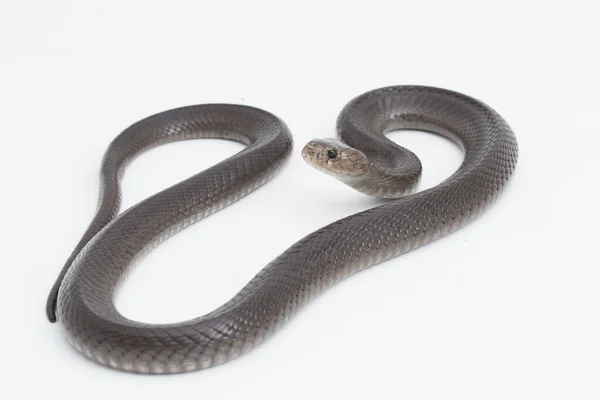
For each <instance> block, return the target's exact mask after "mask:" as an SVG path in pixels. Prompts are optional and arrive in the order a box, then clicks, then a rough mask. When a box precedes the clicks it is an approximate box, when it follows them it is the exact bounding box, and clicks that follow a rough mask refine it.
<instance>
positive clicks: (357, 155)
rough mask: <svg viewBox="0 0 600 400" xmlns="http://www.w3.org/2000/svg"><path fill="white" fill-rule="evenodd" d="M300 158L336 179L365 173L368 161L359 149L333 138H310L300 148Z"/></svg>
mask: <svg viewBox="0 0 600 400" xmlns="http://www.w3.org/2000/svg"><path fill="white" fill-rule="evenodd" d="M302 158H304V160H305V161H306V162H307V163H308V164H310V165H312V166H313V167H315V168H316V169H318V170H319V171H322V172H325V173H327V174H329V175H333V176H335V177H336V178H338V179H342V180H344V179H349V178H352V177H357V176H361V175H364V174H366V173H367V171H368V166H369V161H368V159H367V156H366V155H365V154H364V153H362V152H361V151H359V150H357V149H355V148H352V147H350V146H348V145H347V144H345V143H344V142H341V141H339V140H335V139H315V140H311V141H310V142H308V143H307V144H306V146H304V148H303V149H302Z"/></svg>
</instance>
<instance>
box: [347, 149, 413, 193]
mask: <svg viewBox="0 0 600 400" xmlns="http://www.w3.org/2000/svg"><path fill="white" fill-rule="evenodd" d="M368 157H369V159H376V161H370V162H369V163H368V164H367V166H366V169H367V172H366V173H365V174H362V175H360V176H348V177H346V178H341V179H340V180H341V181H342V182H344V183H345V184H346V185H348V186H350V187H351V188H353V189H355V190H357V191H359V192H361V193H364V194H366V195H369V196H375V197H379V198H384V199H396V198H400V197H404V196H406V195H408V194H410V193H412V192H413V191H414V190H415V188H416V187H417V185H418V184H419V181H420V179H421V172H422V170H423V167H422V165H421V161H420V160H419V158H418V157H417V156H416V155H415V154H414V153H413V152H411V151H410V150H407V149H405V148H399V151H398V153H397V154H396V155H395V156H394V157H393V158H392V159H387V160H383V159H380V156H379V155H377V154H373V155H370V156H369V155H368Z"/></svg>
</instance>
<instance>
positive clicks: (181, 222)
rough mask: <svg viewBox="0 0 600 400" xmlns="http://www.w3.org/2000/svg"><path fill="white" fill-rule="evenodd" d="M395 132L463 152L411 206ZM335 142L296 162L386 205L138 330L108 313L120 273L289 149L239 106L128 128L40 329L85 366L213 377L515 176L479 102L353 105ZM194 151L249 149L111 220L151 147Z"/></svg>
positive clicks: (421, 94) (444, 96)
mask: <svg viewBox="0 0 600 400" xmlns="http://www.w3.org/2000/svg"><path fill="white" fill-rule="evenodd" d="M400 129H412V130H422V131H427V132H433V133H437V134H440V135H443V136H445V137H449V138H451V139H453V140H454V141H455V142H457V143H458V145H459V146H461V147H462V149H463V150H464V160H463V162H462V164H461V166H460V167H459V168H458V169H457V170H456V171H455V172H454V173H453V174H452V175H451V176H450V177H449V178H447V179H446V180H444V181H443V182H442V183H440V184H439V185H437V186H435V187H433V188H430V189H427V190H424V191H421V192H417V193H413V194H411V192H412V191H414V189H415V187H416V185H417V184H418V182H419V180H420V176H421V163H420V161H419V159H418V158H417V156H416V155H414V154H413V153H412V152H410V151H409V150H407V149H405V148H402V147H400V146H398V145H396V144H395V143H393V142H392V141H391V140H389V139H388V138H387V137H386V136H385V133H387V132H390V131H395V130H400ZM337 134H338V138H337V139H329V140H314V141H311V142H310V143H308V144H307V145H306V146H305V147H304V149H303V150H302V156H303V158H304V159H305V160H306V161H307V162H308V163H309V164H311V165H312V166H314V167H315V168H317V169H319V170H321V171H324V172H326V173H328V174H330V175H333V176H334V177H336V178H338V179H339V180H340V181H342V182H344V183H345V184H347V185H349V186H351V187H353V188H354V189H357V190H359V191H361V192H364V193H366V194H368V195H374V196H378V197H382V198H387V199H390V200H388V201H386V202H385V203H384V204H382V205H379V206H375V207H373V208H371V209H369V210H366V211H363V212H360V213H357V214H354V215H351V216H348V217H346V218H343V219H341V220H339V221H336V222H333V223H331V224H330V225H327V226H325V227H323V228H321V229H319V230H317V231H315V232H313V233H311V234H309V235H308V236H306V237H304V238H303V239H301V240H300V241H298V242H297V243H295V244H294V245H292V246H291V247H290V248H289V249H288V250H287V251H285V252H283V253H282V254H281V255H279V256H278V257H277V258H275V260H273V261H272V262H271V263H270V264H268V265H267V266H266V267H265V268H264V269H262V270H261V271H260V272H259V273H258V274H257V275H256V276H255V277H254V278H253V279H252V280H251V281H250V282H249V283H248V284H247V285H246V286H245V287H243V288H242V289H241V290H240V292H239V293H238V294H237V295H235V296H234V297H233V298H232V299H231V300H229V301H228V302H227V303H225V304H224V305H222V306H221V307H220V308H218V309H216V310H214V311H213V312H211V313H209V314H207V315H205V316H202V317H199V318H196V319H192V320H189V321H185V322H181V323H173V324H147V323H141V322H136V321H132V320H130V319H127V318H125V317H124V316H122V315H121V314H120V313H119V312H118V311H117V310H116V308H115V305H114V296H115V291H116V288H117V287H118V285H119V283H120V281H121V280H122V278H123V277H124V275H125V273H126V272H127V270H128V269H130V268H131V267H132V266H133V265H134V264H135V262H136V261H138V260H139V259H140V258H141V257H142V256H143V255H144V254H146V253H147V252H148V251H150V250H151V249H152V248H153V247H154V246H156V245H157V244H158V243H160V242H161V241H162V240H164V239H166V238H167V237H169V236H171V235H172V234H174V233H175V232H177V231H179V230H180V229H182V228H184V227H186V226H188V225H190V224H192V223H194V222H196V221H198V220H200V219H201V218H204V217H206V216H208V215H210V214H212V213H214V212H216V211H217V210H220V209H222V208H223V207H225V206H227V205H229V204H231V203H232V202H235V201H237V200H239V199H240V198H242V197H244V196H245V195H247V194H248V193H250V192H252V191H253V190H255V189H257V188H258V187H260V186H261V185H263V184H264V183H266V182H267V181H268V180H269V179H271V178H272V177H273V176H274V175H275V174H276V173H277V172H278V171H279V170H280V168H281V166H282V164H283V162H284V160H285V159H286V158H287V156H288V155H289V154H290V151H291V148H292V139H291V136H290V132H289V130H288V128H287V127H286V125H285V124H284V123H283V122H282V121H281V120H280V119H279V118H277V117H276V116H274V115H272V114H270V113H268V112H266V111H263V110H260V109H257V108H252V107H248V106H242V105H231V104H206V105H197V106H189V107H184V108H178V109H174V110H170V111H165V112H162V113H159V114H156V115H153V116H150V117H148V118H146V119H143V120H141V121H139V122H137V123H135V124H133V125H132V126H130V127H129V128H127V129H126V130H125V131H123V132H122V133H121V134H120V135H119V136H118V137H116V138H115V139H114V140H113V141H112V142H111V144H110V145H109V147H108V149H107V151H106V153H105V155H104V158H103V161H102V165H101V173H100V195H99V203H98V207H97V210H96V214H95V216H94V218H93V220H92V222H91V224H90V225H89V227H88V229H87V231H86V232H85V234H84V235H83V237H82V239H81V241H80V242H79V243H78V245H77V246H76V248H75V250H74V251H73V253H72V254H71V256H70V258H69V259H68V260H67V262H66V264H65V266H64V267H63V269H62V271H61V273H60V275H59V277H58V279H57V281H56V283H55V285H54V286H53V288H52V291H51V293H50V296H49V298H48V303H47V308H46V311H47V314H48V318H49V319H50V321H52V322H54V321H56V320H57V319H58V321H59V322H60V323H61V324H62V327H63V328H64V331H65V334H66V337H67V339H68V340H69V342H70V343H71V344H72V345H73V346H74V347H75V348H77V350H79V351H80V352H81V353H83V354H84V355H86V356H87V357H89V358H91V359H93V360H95V361H97V362H99V363H101V364H104V365H107V366H110V367H113V368H117V369H120V370H125V371H135V372H140V373H178V372H185V371H192V370H198V369H203V368H207V367H210V366H213V365H217V364H221V363H223V362H225V361H228V360H231V359H234V358H236V357H238V356H240V355H242V354H244V353H246V352H248V351H249V350H250V349H252V348H254V347H256V346H257V345H258V344H259V343H261V342H263V341H264V340H265V339H266V338H268V337H269V336H271V334H273V333H274V332H275V331H276V330H277V329H278V328H279V327H280V326H281V325H282V324H284V323H285V322H286V321H287V320H288V319H289V318H290V317H292V316H293V315H294V313H296V312H297V311H298V309H300V308H301V307H302V306H303V305H305V304H306V303H308V302H309V301H310V300H311V299H313V298H314V297H315V296H317V295H318V294H319V293H322V292H323V291H324V290H326V289H327V288H329V287H331V286H332V285H334V284H335V283H337V282H339V281H341V280H342V279H344V278H346V277H348V276H350V275H352V274H354V273H356V272H358V271H360V270H363V269H365V268H367V267H370V266H372V265H375V264H377V263H380V262H382V261H385V260H388V259H391V258H393V257H396V256H398V255H400V254H403V253H406V252H408V251H410V250H413V249H415V248H417V247H420V246H422V245H425V244H427V243H429V242H431V241H433V240H435V239H437V238H440V237H443V236H445V235H447V234H449V233H451V232H453V231H455V230H457V229H459V228H460V227H463V226H464V225H465V224H467V223H468V222H470V221H472V220H473V219H474V218H476V217H477V216H478V215H479V214H480V213H481V212H482V211H484V210H485V209H487V208H488V207H489V206H490V205H491V204H492V203H494V201H495V200H496V199H497V197H498V195H499V194H500V193H501V192H502V191H503V189H504V188H505V187H506V184H507V183H508V181H509V178H510V177H511V175H512V173H513V171H514V168H515V165H516V162H517V153H518V146H517V142H516V139H515V136H514V134H513V132H512V130H511V128H510V127H509V126H508V124H507V123H506V122H505V121H504V119H503V118H502V117H501V116H500V115H499V114H497V113H496V112H495V111H494V110H493V109H491V108H490V107H489V106H487V105H485V104H484V103H482V102H480V101H478V100H476V99H473V98H471V97H468V96H465V95H463V94H459V93H456V92H452V91H448V90H444V89H438V88H432V87H422V86H394V87H386V88H381V89H377V90H373V91H370V92H367V93H365V94H362V95H360V96H358V97H356V98H355V99H353V100H352V101H350V103H348V104H347V105H346V107H345V108H344V109H343V110H342V112H341V113H340V115H339V118H338V121H337ZM196 138H222V139H231V140H235V141H239V142H242V143H244V144H245V145H247V147H245V148H244V149H243V150H242V151H240V152H239V153H237V154H235V155H233V156H232V157H230V158H228V159H226V160H224V161H222V162H221V163H219V164H217V165H215V166H213V167H211V168H209V169H207V170H205V171H203V172H201V173H199V174H197V175H195V176H192V177H191V178H188V179H187V180H184V181H182V182H180V183H178V184H175V185H174V186H172V187H170V188H168V189H166V190H164V191H161V192H159V193H158V194H156V195H153V196H151V197H149V198H147V199H145V200H143V201H141V202H140V203H138V204H137V205H135V206H133V207H132V208H130V209H128V210H126V211H124V212H123V213H122V214H120V215H117V214H118V212H119V206H120V198H121V195H120V187H119V182H120V180H121V177H122V175H123V170H124V168H125V166H126V164H127V163H128V162H129V161H130V160H131V159H133V158H134V157H135V156H136V155H138V154H140V153H141V152H142V151H145V150H147V149H149V148H151V147H154V146H157V145H159V144H163V143H168V142H173V141H177V140H184V139H196Z"/></svg>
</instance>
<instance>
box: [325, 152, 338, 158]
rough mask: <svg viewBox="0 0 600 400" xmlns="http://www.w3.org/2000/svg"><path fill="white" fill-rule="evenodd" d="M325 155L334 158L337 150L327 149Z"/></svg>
mask: <svg viewBox="0 0 600 400" xmlns="http://www.w3.org/2000/svg"><path fill="white" fill-rule="evenodd" d="M327 157H329V158H336V157H337V150H329V151H327Z"/></svg>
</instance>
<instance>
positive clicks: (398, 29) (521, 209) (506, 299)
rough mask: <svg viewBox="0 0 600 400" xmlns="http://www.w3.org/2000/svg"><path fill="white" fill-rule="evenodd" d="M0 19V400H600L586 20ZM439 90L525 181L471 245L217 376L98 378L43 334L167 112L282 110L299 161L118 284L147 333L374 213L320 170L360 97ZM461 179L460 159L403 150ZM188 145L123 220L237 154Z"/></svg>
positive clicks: (140, 14) (214, 372)
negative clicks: (136, 146) (93, 227)
mask: <svg viewBox="0 0 600 400" xmlns="http://www.w3.org/2000/svg"><path fill="white" fill-rule="evenodd" d="M350 3H351V2H309V1H303V2H294V3H291V2H283V1H281V2H271V3H268V2H261V1H256V0H252V1H247V2H237V3H231V2H225V1H216V0H213V1H189V2H180V1H164V2H154V1H128V2H126V1H119V2H95V4H94V2H83V1H81V2H75V1H72V2H68V1H59V0H54V1H38V2H33V1H29V2H28V1H0V51H1V52H0V61H1V63H0V129H1V135H2V136H1V138H2V145H1V146H2V147H1V149H2V155H1V157H0V164H1V168H0V181H1V183H2V194H1V196H0V202H1V205H0V210H2V225H1V227H2V229H1V230H0V235H1V240H0V243H2V245H1V246H2V251H1V252H0V257H1V262H0V268H1V273H2V290H1V291H0V296H1V303H0V304H1V307H2V314H1V316H0V318H1V319H0V324H1V325H0V327H1V328H0V339H1V340H0V343H1V344H2V348H3V350H2V358H1V359H0V369H1V371H0V377H1V378H0V379H1V380H2V382H3V383H2V385H0V391H1V392H3V393H2V395H1V397H2V398H25V397H24V396H25V395H37V396H44V397H45V398H60V399H65V400H67V399H74V398H78V399H81V398H85V399H95V398H98V399H100V398H102V399H107V398H108V399H120V398H132V397H134V396H135V398H140V399H144V400H146V399H148V400H149V399H154V398H156V399H158V398H161V399H164V398H172V399H190V398H202V399H204V398H211V399H216V398H232V399H239V398H242V399H248V398H261V399H281V398H285V399H301V398H329V399H332V398H344V399H355V398H356V399H367V398H404V399H413V398H414V399H440V398H445V399H448V398H452V399H482V398H485V399H496V398H498V399H506V398H511V399H531V398H577V399H597V398H598V397H599V396H600V383H599V381H598V377H599V376H600V361H599V360H600V340H599V338H600V324H599V317H598V315H599V314H598V310H599V306H600V291H599V290H598V287H599V284H600V269H599V267H600V265H599V264H600V263H599V262H598V256H597V245H598V244H597V239H598V223H599V222H600V221H599V217H598V197H597V192H598V173H599V172H600V171H599V168H598V164H597V160H598V154H599V153H598V152H599V151H600V147H599V134H600V124H599V122H598V121H599V117H600V114H599V105H600V103H599V97H598V93H600V80H599V77H598V75H599V73H600V63H599V61H598V46H599V42H598V40H599V38H600V29H599V28H598V19H597V16H598V11H597V10H594V2H591V1H590V2H587V3H584V2H577V1H569V2H564V4H563V5H562V6H558V5H556V4H555V3H554V2H552V1H544V2H541V1H540V2H533V1H531V2H508V1H503V2H496V4H495V5H494V4H491V2H470V3H467V2H460V1H447V2H437V3H432V2H421V1H410V2H407V1H391V2H377V1H368V2H364V3H363V4H362V5H360V6H359V5H355V4H350ZM395 84H425V85H433V86H441V87H445V88H448V89H452V90H457V91H460V92H463V93H466V94H469V95H471V96H474V97H477V98H479V99H481V100H483V101H485V102H486V103H488V104H490V105H491V106H493V107H494V108H495V109H496V110H497V111H499V112H500V113H501V114H502V115H503V116H504V117H505V118H506V119H507V121H508V122H509V123H510V125H511V126H512V128H513V129H514V131H515V132H516V134H517V137H518V140H519V144H520V150H521V152H520V160H519V165H518V168H517V171H516V175H515V176H514V179H513V181H512V183H511V184H510V187H509V189H508V190H507V191H506V192H505V194H504V196H502V197H501V199H500V201H499V202H498V203H497V205H496V206H495V207H493V208H492V209H491V210H489V212H488V213H486V214H485V215H484V216H483V217H482V218H481V219H479V220H478V221H477V222H475V223H473V224H472V225H470V226H468V227H467V228H465V229H463V230H461V231H459V232H457V233H455V234H453V235H451V236H450V237H447V238H445V239H443V240H440V241H438V242H436V243H434V244H432V245H429V246H426V247H425V248H423V249H420V250H418V251H415V252H413V253H411V254H408V255H406V256H403V257H401V258H398V259H395V260H393V261H390V262H387V263H384V264H382V265H380V266H377V267H375V268H372V269H370V270H367V271H365V272H363V273H360V274H358V275H356V276H354V277H352V278H350V279H348V280H346V281H344V282H342V283H341V284H340V285H338V286H336V287H335V288H333V289H332V290H330V291H329V292H327V293H326V294H325V295H323V296H321V297H320V298H319V299H317V300H316V301H315V302H313V303H311V305H310V306H308V307H307V308H305V309H304V311H303V312H301V313H300V314H299V315H298V316H297V317H296V318H295V319H294V320H293V321H292V322H291V323H289V324H288V325H287V326H286V328H285V329H283V330H282V331H280V332H279V333H278V334H277V335H275V337H274V338H273V339H271V340H270V341H269V342H267V343H266V344H264V345H263V346H261V347H259V348H258V349H256V350H255V351H253V352H251V353H250V354H248V355H246V356H244V357H242V358H240V359H238V360H236V361H233V362H230V363H227V364H224V365H222V366H219V367H216V368H212V369H209V370H205V371H200V372H195V373H189V374H184V375H176V376H141V375H134V374H127V373H122V372H118V371H114V370H110V369H107V368H104V367H101V366H98V365H96V364H95V363H92V362H90V361H88V360H87V359H85V358H84V357H82V356H80V355H79V354H78V353H76V351H74V350H73V349H71V348H70V346H69V345H68V344H67V343H66V341H65V340H64V337H63V335H62V332H61V330H60V326H59V325H51V324H49V323H48V322H47V321H46V319H45V315H44V305H45V298H46V294H47V292H48V290H49V288H50V286H51V284H52V283H53V280H54V278H55V276H56V274H57V273H58V271H59V269H60V267H61V266H62V263H63V262H64V260H65V259H66V257H67V256H68V254H69V253H70V251H71V249H72V247H73V246H74V245H75V243H76V241H77V240H78V238H79V236H80V234H81V233H82V232H83V230H84V228H85V227H86V226H87V223H88V221H89V219H90V218H91V216H92V213H93V211H94V209H95V203H96V196H97V173H98V167H99V162H100V159H101V157H102V154H103V152H104V150H105V148H106V146H107V144H108V143H109V142H110V140H111V139H112V138H113V137H114V136H116V135H117V134H118V133H119V132H120V131H121V130H123V129H124V128H126V127H127V126H128V125H130V124H131V123H133V122H135V121H137V120H139V119H141V118H143V117H146V116H148V115H150V114H152V113H155V112H158V111H162V110H165V109H168V108H172V107H177V106H182V105H189V104H197V103H206V102H231V103H242V104H248V105H253V106H256V107H261V108H264V109H267V110H269V111H271V112H273V113H275V114H277V115H278V116H280V117H281V118H282V119H284V120H285V121H286V122H287V124H288V125H289V127H290V128H291V130H292V133H293V135H294V139H295V149H294V153H293V155H292V158H291V159H290V162H289V163H288V164H287V166H286V168H285V170H284V171H283V172H282V173H281V174H280V175H279V176H278V177H277V178H276V179H275V180H273V181H272V182H271V183H269V184H268V185H267V186H266V187H264V188H262V189H260V190H259V191H257V192H255V193H253V194H252V195H250V196H249V197H247V198H245V199H244V200H242V201H241V202H239V203H236V204H235V205H233V206H231V207H229V208H227V209H225V210H223V211H222V212H220V213H218V214H217V215H215V216H213V217H210V218H209V219H207V220H204V221H202V222H200V223H199V224H197V225H195V226H193V227H191V228H189V229H187V230H185V231H184V232H181V233H180V234H178V235H177V236H175V237H174V238H173V239H171V240H169V241H167V242H166V243H164V244H163V245H162V246H160V247H159V248H158V249H157V250H156V251H155V252H153V253H152V254H151V255H150V256H149V257H148V258H147V259H145V260H144V262H143V263H142V265H140V266H139V267H138V269H136V271H135V273H134V274H133V275H132V276H131V277H130V279H129V280H128V281H127V283H126V285H125V287H124V289H123V291H122V292H121V293H120V295H119V297H118V299H117V304H118V308H119V309H120V310H121V311H122V312H123V313H125V314H126V315H127V316H128V317H131V318H134V319H140V320H143V321H148V322H167V321H178V320H182V319H186V318H192V317H196V316H198V315H201V314H204V313H206V312H209V311H210V310H212V309H213V308H215V307H217V306H219V305H220V304H222V303H223V302H224V301H226V300H227V299H228V298H229V297H230V296H232V295H233V294H234V293H235V292H237V290H239V289H240V288H241V287H242V285H244V284H245V283H246V282H247V281H248V280H249V279H250V278H251V277H252V276H253V275H254V274H255V273H256V272H257V271H259V270H260V268H262V267H263V266H264V265H265V264H267V263H268V262H269V261H270V260H271V259H273V258H274V257H275V256H276V255H278V254H279V253H280V252H282V251H284V250H285V249H286V248H287V247H288V246H290V245H291V244H292V243H294V242H295V241H297V240H298V239H300V238H301V237H303V236H304V235H306V234H308V233H309V232H311V231H313V230H315V229H317V228H319V227H321V226H323V225H325V224H327V223H329V222H332V221H334V220H336V219H338V218H342V217H344V216H347V215H349V214H351V213H354V212H357V211H360V210H363V209H365V208H366V207H369V206H372V205H373V204H374V203H373V201H372V200H370V199H367V198H365V197H364V196H362V195H360V194H358V193H355V192H353V191H352V190H351V189H349V188H347V187H345V186H344V185H342V184H340V183H338V182H336V181H334V180H332V179H331V178H329V177H327V176H324V175H320V174H319V172H317V171H316V170H313V169H311V168H309V167H308V166H306V165H305V163H304V162H303V160H302V159H301V157H300V156H299V152H300V149H301V148H302V146H303V144H304V143H305V142H306V141H308V140H310V139H312V138H313V137H328V136H329V137H330V136H333V135H334V123H335V119H336V117H337V114H338V112H339V111H340V109H341V108H342V107H343V106H344V104H345V103H346V102H347V101H348V100H350V99H351V98H352V97H354V96H356V95H358V94H360V93H362V92H364V91H367V90H370V89H374V88H377V87H380V86H387V85H395ZM391 137H392V139H393V140H395V141H397V142H399V143H401V144H403V145H406V146H407V147H408V148H410V149H412V150H414V151H415V152H416V153H417V154H418V155H419V156H420V157H421V158H422V160H423V164H424V167H425V171H424V178H423V184H422V185H421V188H425V187H430V186H432V185H435V184H437V183H439V182H440V181H441V180H443V179H444V178H445V177H447V176H449V175H450V174H451V173H452V172H453V170H454V169H455V168H456V167H457V166H458V164H459V163H460V160H461V153H460V151H459V150H458V149H457V148H456V147H455V146H454V145H452V144H451V143H449V142H448V141H446V140H444V139H440V138H437V137H435V136H432V135H428V134H422V133H396V134H393V135H391ZM241 148H242V147H241V145H238V144H236V143H230V142H221V141H195V142H186V143H176V144H172V145H167V146H164V147H161V148H158V149H155V150H152V151H151V152H149V153H147V154H145V155H143V156H141V157H140V158H139V159H138V160H137V161H135V162H134V163H133V164H132V165H131V167H130V168H129V170H128V171H127V173H126V177H125V180H124V188H125V192H124V196H125V197H124V202H125V204H124V207H129V206H131V205H133V204H135V203H136V202H137V201H139V200H141V199H143V198H144V197H146V196H149V195H151V194H152V193H155V192H156V191H158V190H160V189H162V188H164V187H167V186H168V185H170V184H172V183H175V182H177V181H179V180H181V179H183V178H185V177H187V176H190V175H191V174H193V173H195V172H197V171H199V170H202V169H204V168H206V167H208V166H210V165H212V164H214V163H216V162H218V161H219V160H221V159H223V158H225V157H227V156H228V155H231V154H233V153H235V152H236V151H238V150H240V149H241Z"/></svg>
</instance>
